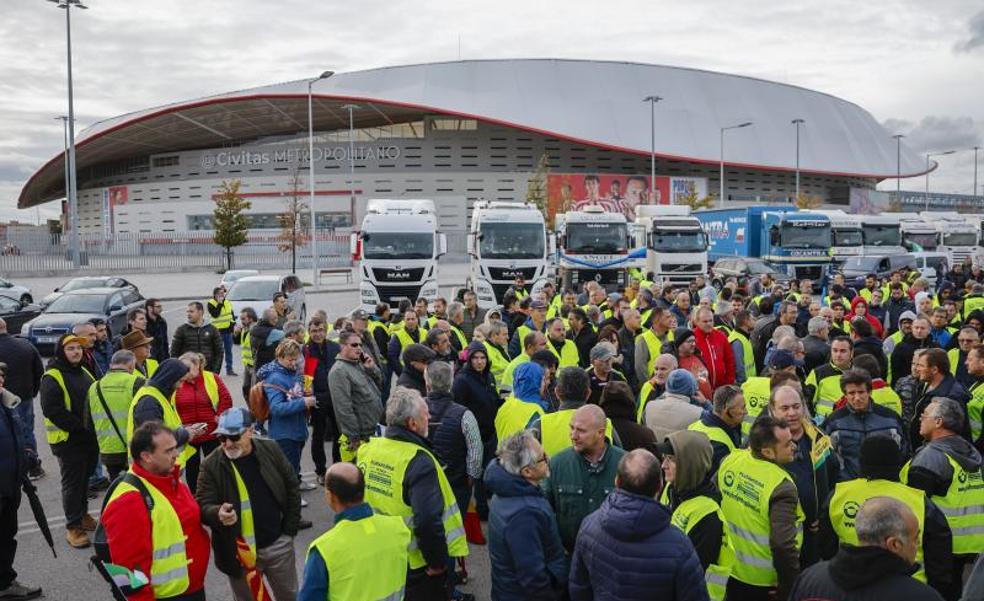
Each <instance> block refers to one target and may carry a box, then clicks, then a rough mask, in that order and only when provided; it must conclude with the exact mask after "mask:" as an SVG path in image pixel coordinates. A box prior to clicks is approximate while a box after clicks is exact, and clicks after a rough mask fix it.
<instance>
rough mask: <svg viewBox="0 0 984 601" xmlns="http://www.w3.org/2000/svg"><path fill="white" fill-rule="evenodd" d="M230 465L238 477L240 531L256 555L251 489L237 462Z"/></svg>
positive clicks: (234, 474) (233, 473) (231, 462)
mask: <svg viewBox="0 0 984 601" xmlns="http://www.w3.org/2000/svg"><path fill="white" fill-rule="evenodd" d="M229 465H230V466H232V475H233V476H235V477H236V492H238V493H239V523H240V524H241V526H240V531H239V533H240V534H241V535H242V537H243V540H244V541H246V544H247V545H249V550H250V551H252V552H253V556H254V557H255V556H256V528H254V526H253V503H252V502H251V501H250V500H249V489H247V488H246V483H245V482H243V477H242V475H240V473H239V470H238V469H236V463H235V462H233V461H230V462H229Z"/></svg>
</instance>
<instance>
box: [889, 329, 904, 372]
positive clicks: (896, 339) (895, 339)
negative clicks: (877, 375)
mask: <svg viewBox="0 0 984 601" xmlns="http://www.w3.org/2000/svg"><path fill="white" fill-rule="evenodd" d="M902 338H903V336H902V330H896V331H895V332H894V333H892V335H891V336H889V337H888V339H889V340H891V341H892V350H893V351H894V350H895V348H896V347H897V346H898V345H899V343H900V342H902ZM885 359H886V360H887V361H888V375H887V376H885V381H886V382H891V381H892V353H885Z"/></svg>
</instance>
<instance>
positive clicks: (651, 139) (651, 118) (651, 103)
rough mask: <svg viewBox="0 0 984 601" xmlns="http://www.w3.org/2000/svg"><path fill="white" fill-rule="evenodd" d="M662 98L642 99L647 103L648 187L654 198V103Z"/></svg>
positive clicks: (647, 97) (651, 196)
mask: <svg viewBox="0 0 984 601" xmlns="http://www.w3.org/2000/svg"><path fill="white" fill-rule="evenodd" d="M662 99H663V98H662V97H661V96H646V97H645V98H643V99H642V101H643V102H648V103H649V189H650V191H651V192H650V198H652V199H655V198H656V194H655V190H656V103H657V102H659V101H660V100H662Z"/></svg>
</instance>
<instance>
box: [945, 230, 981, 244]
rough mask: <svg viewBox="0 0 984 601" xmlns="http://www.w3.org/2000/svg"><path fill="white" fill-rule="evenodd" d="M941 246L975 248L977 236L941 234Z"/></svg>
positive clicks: (972, 234)
mask: <svg viewBox="0 0 984 601" xmlns="http://www.w3.org/2000/svg"><path fill="white" fill-rule="evenodd" d="M943 244H944V245H946V246H977V234H974V233H971V232H963V233H956V234H943Z"/></svg>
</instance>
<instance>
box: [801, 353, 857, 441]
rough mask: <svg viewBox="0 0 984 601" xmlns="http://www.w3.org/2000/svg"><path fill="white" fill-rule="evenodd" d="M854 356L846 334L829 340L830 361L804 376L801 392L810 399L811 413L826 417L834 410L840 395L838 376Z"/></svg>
mask: <svg viewBox="0 0 984 601" xmlns="http://www.w3.org/2000/svg"><path fill="white" fill-rule="evenodd" d="M853 358H854V344H853V343H852V342H851V339H850V338H848V337H847V336H838V337H836V338H834V339H833V340H832V341H831V342H830V363H827V364H825V365H821V366H820V367H817V368H816V369H814V370H813V371H811V372H810V374H809V375H808V376H806V382H804V383H803V392H804V394H805V396H806V398H807V399H808V400H809V401H810V406H811V408H812V410H813V414H814V415H815V416H816V417H817V418H818V419H820V422H819V423H822V422H823V420H825V419H827V416H829V415H830V414H831V413H833V412H834V405H835V404H837V401H839V400H840V398H841V396H842V394H843V393H842V391H841V386H840V378H841V375H843V374H844V372H845V371H847V370H848V369H850V368H851V360H852V359H853Z"/></svg>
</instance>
